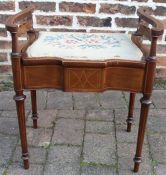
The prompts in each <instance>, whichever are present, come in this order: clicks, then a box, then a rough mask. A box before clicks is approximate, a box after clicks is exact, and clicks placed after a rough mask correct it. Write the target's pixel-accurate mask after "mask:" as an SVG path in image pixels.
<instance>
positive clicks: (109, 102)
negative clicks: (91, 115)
mask: <svg viewBox="0 0 166 175" xmlns="http://www.w3.org/2000/svg"><path fill="white" fill-rule="evenodd" d="M99 99H100V104H101V106H102V107H103V108H104V109H116V108H126V107H127V105H126V102H125V99H124V97H123V94H122V92H118V91H105V92H103V93H100V94H99Z"/></svg>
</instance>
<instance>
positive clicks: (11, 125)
mask: <svg viewBox="0 0 166 175" xmlns="http://www.w3.org/2000/svg"><path fill="white" fill-rule="evenodd" d="M0 133H3V134H8V135H18V133H19V127H18V120H17V118H2V117H1V118H0Z"/></svg>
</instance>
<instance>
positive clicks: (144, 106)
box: [134, 35, 158, 172]
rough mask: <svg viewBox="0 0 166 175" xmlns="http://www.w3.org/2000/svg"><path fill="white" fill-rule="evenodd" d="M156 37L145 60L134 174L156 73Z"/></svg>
mask: <svg viewBox="0 0 166 175" xmlns="http://www.w3.org/2000/svg"><path fill="white" fill-rule="evenodd" d="M157 39H158V36H156V35H152V42H151V48H150V54H149V57H148V58H147V59H146V66H145V79H144V89H143V97H142V98H141V100H140V102H141V112H140V122H139V130H138V137H137V148H136V154H135V157H134V172H138V171H139V165H140V163H141V161H142V157H141V155H142V148H143V142H144V135H145V130H146V124H147V118H148V112H149V106H150V104H151V103H152V102H151V94H152V90H153V83H154V77H155V71H156V46H157Z"/></svg>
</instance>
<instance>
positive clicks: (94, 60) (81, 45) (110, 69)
mask: <svg viewBox="0 0 166 175" xmlns="http://www.w3.org/2000/svg"><path fill="white" fill-rule="evenodd" d="M33 10H34V8H33V7H29V8H27V9H25V10H23V11H22V12H20V13H18V14H16V15H14V16H12V17H9V19H8V21H7V24H6V28H7V30H8V31H10V33H11V36H12V53H11V61H12V70H13V80H14V90H15V92H16V95H15V96H14V100H15V101H16V106H17V114H18V122H19V129H20V138H21V147H22V158H23V161H24V168H25V169H28V168H29V160H28V146H27V136H26V125H25V109H24V100H25V95H24V94H23V90H24V89H28V90H30V91H31V99H32V119H33V126H34V128H37V119H38V114H37V105H36V89H42V88H55V89H60V90H63V91H71V92H103V91H105V90H110V89H111V90H123V91H127V92H130V103H129V113H128V118H127V131H128V132H130V131H131V125H132V122H133V110H134V99H135V94H136V93H142V94H143V97H142V98H141V100H140V101H141V112H140V124H139V131H138V140H137V148H136V155H135V158H134V162H135V165H134V172H138V170H139V164H140V163H141V153H142V147H143V140H144V133H145V128H146V123H147V116H148V110H149V106H150V104H151V103H152V102H151V100H150V98H151V94H152V88H153V82H154V76H155V69H156V46H157V39H158V38H159V37H160V36H161V35H162V34H163V25H162V23H161V22H160V21H158V20H156V19H155V18H154V17H152V16H149V15H147V14H146V13H145V12H144V11H142V10H138V12H137V14H138V16H139V23H138V28H137V31H136V32H135V33H134V34H132V35H128V34H123V33H118V34H117V33H79V32H75V33H72V32H37V31H35V30H34V29H33V24H32V12H33ZM149 24H151V26H152V28H149V27H148V26H149ZM25 33H27V36H28V37H27V43H26V44H24V45H21V44H20V43H19V40H18V38H19V36H21V35H22V34H25ZM143 36H144V37H146V38H147V39H149V40H150V42H151V46H150V49H147V48H146V47H145V46H144V45H143V43H142V38H143Z"/></svg>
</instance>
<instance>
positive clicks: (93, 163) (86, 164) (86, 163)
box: [80, 161, 117, 168]
mask: <svg viewBox="0 0 166 175" xmlns="http://www.w3.org/2000/svg"><path fill="white" fill-rule="evenodd" d="M80 166H81V167H85V166H93V167H113V168H116V166H117V165H108V164H102V163H95V162H84V161H81V163H80Z"/></svg>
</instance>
